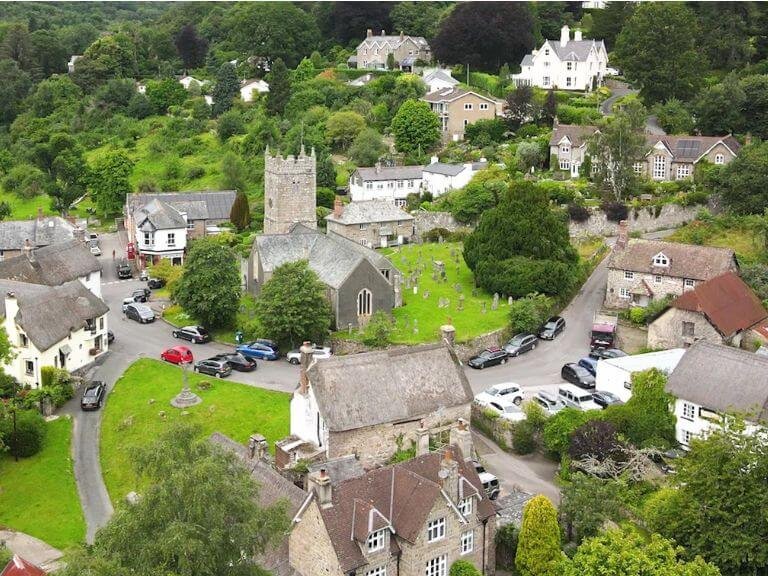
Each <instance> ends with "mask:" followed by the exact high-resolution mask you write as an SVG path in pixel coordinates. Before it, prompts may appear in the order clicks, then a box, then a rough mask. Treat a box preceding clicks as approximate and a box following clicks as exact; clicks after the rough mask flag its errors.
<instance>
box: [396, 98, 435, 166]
mask: <svg viewBox="0 0 768 576" xmlns="http://www.w3.org/2000/svg"><path fill="white" fill-rule="evenodd" d="M392 134H393V135H394V136H395V147H396V148H397V149H398V151H400V152H405V153H406V154H413V153H421V154H426V152H428V151H429V150H431V149H432V147H433V146H435V144H437V142H438V141H439V140H440V120H439V119H438V118H437V115H436V114H435V113H434V112H432V110H430V109H429V104H427V103H426V102H421V101H419V100H406V101H405V102H403V104H402V106H400V108H399V109H398V111H397V114H395V117H394V118H392Z"/></svg>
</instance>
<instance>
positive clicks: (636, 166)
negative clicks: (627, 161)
mask: <svg viewBox="0 0 768 576" xmlns="http://www.w3.org/2000/svg"><path fill="white" fill-rule="evenodd" d="M643 167H644V165H643V163H642V162H635V163H634V164H632V170H634V171H635V174H642V173H643Z"/></svg>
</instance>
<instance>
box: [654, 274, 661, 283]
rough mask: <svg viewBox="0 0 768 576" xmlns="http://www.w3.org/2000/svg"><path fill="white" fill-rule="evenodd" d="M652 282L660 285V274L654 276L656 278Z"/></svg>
mask: <svg viewBox="0 0 768 576" xmlns="http://www.w3.org/2000/svg"><path fill="white" fill-rule="evenodd" d="M653 281H654V282H655V283H656V284H661V275H660V274H656V276H654V277H653Z"/></svg>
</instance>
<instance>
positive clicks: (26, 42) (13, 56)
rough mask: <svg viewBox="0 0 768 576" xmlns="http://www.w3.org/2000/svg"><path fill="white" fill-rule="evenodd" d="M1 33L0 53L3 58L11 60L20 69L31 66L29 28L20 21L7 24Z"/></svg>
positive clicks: (27, 68) (26, 68)
mask: <svg viewBox="0 0 768 576" xmlns="http://www.w3.org/2000/svg"><path fill="white" fill-rule="evenodd" d="M3 32H4V34H3V43H2V46H1V47H0V54H1V55H2V57H3V58H7V59H9V60H13V61H15V62H16V64H18V66H19V68H21V69H22V70H29V68H30V67H31V66H32V62H33V59H32V45H31V44H32V43H31V42H30V39H29V29H28V28H27V26H25V25H24V24H22V23H20V22H16V23H13V24H11V25H10V26H8V27H7V28H6V29H5V30H4V31H3Z"/></svg>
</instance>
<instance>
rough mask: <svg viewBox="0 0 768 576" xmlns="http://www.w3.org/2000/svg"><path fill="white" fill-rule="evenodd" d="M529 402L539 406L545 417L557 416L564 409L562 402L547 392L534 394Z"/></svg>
mask: <svg viewBox="0 0 768 576" xmlns="http://www.w3.org/2000/svg"><path fill="white" fill-rule="evenodd" d="M531 401H532V402H534V403H536V404H538V405H539V406H541V408H542V410H544V412H545V413H546V414H547V416H552V415H554V414H557V413H558V412H560V410H562V409H563V408H565V404H564V403H563V401H562V400H560V399H559V398H557V397H556V396H555V395H553V394H550V393H549V392H536V394H535V395H534V396H533V398H531Z"/></svg>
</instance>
